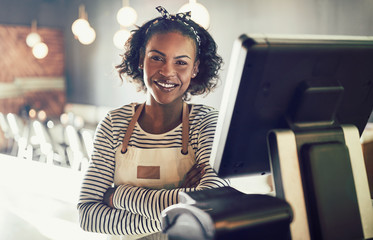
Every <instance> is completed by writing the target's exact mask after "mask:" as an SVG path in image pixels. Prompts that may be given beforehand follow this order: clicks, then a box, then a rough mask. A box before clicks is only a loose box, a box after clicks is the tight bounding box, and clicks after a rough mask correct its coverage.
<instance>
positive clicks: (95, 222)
mask: <svg viewBox="0 0 373 240" xmlns="http://www.w3.org/2000/svg"><path fill="white" fill-rule="evenodd" d="M107 129H110V128H107V127H106V128H105V126H102V127H101V128H99V129H98V131H97V134H96V138H95V144H94V153H93V155H92V161H91V164H90V166H89V168H88V170H87V173H86V175H85V178H84V180H83V184H82V188H81V193H80V199H79V203H78V210H79V220H80V225H81V227H82V228H83V229H84V230H86V231H92V232H100V233H106V234H113V235H133V234H143V233H152V232H158V231H161V229H162V228H161V212H162V210H163V209H165V208H167V207H168V206H171V205H173V204H176V203H178V193H179V192H180V191H195V190H203V189H208V188H216V187H222V186H226V185H227V182H226V181H225V180H222V179H220V178H218V177H217V176H216V174H215V172H214V171H213V170H212V168H211V166H210V165H209V163H208V162H209V156H210V151H211V144H212V138H211V136H210V135H209V134H206V136H203V134H201V137H199V139H198V150H197V152H196V158H197V159H196V162H197V164H196V165H195V166H194V167H193V169H192V170H191V171H190V172H189V173H188V174H187V175H186V178H185V180H184V182H183V185H182V187H180V188H176V189H172V190H164V189H161V190H152V189H145V188H141V187H135V186H131V185H120V186H118V187H117V188H116V189H111V186H112V183H113V179H114V155H115V150H114V149H113V148H112V147H111V146H112V140H111V139H110V137H108V134H107ZM109 135H110V134H109ZM108 189H109V191H108ZM107 192H108V193H107ZM105 193H107V194H106V195H105ZM105 196H106V198H104V197H105ZM110 199H111V200H110ZM105 202H106V203H105Z"/></svg>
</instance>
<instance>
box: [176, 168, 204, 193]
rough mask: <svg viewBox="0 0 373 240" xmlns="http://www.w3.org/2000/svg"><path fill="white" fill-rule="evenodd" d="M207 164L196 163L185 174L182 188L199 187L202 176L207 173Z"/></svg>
mask: <svg viewBox="0 0 373 240" xmlns="http://www.w3.org/2000/svg"><path fill="white" fill-rule="evenodd" d="M205 167H206V165H205V164H201V165H199V164H197V163H196V164H194V165H193V166H192V168H191V169H190V170H189V171H188V172H187V173H186V174H185V177H184V180H183V182H182V183H181V186H180V187H182V188H192V187H197V186H198V184H199V182H200V181H201V178H202V176H203V175H204V174H205Z"/></svg>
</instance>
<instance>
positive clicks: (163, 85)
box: [158, 82, 176, 88]
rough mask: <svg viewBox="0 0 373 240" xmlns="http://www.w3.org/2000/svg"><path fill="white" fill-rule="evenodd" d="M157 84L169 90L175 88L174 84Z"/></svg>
mask: <svg viewBox="0 0 373 240" xmlns="http://www.w3.org/2000/svg"><path fill="white" fill-rule="evenodd" d="M158 84H159V85H161V86H162V87H164V88H171V87H175V86H176V85H175V84H170V83H161V82H158Z"/></svg>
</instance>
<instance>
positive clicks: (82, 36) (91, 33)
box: [78, 27, 96, 45]
mask: <svg viewBox="0 0 373 240" xmlns="http://www.w3.org/2000/svg"><path fill="white" fill-rule="evenodd" d="M95 39H96V31H95V30H94V29H93V28H91V27H89V28H86V29H83V30H82V31H81V32H80V33H79V35H78V40H79V42H80V43H82V44H84V45H89V44H91V43H93V42H94V41H95Z"/></svg>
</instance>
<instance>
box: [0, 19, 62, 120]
mask: <svg viewBox="0 0 373 240" xmlns="http://www.w3.org/2000/svg"><path fill="white" fill-rule="evenodd" d="M30 31H31V27H29V26H10V25H0V52H1V55H2V56H1V57H0V84H1V83H3V84H12V83H13V82H14V80H15V79H16V78H28V77H34V78H35V77H36V78H37V77H42V78H44V79H45V77H51V78H54V77H63V75H64V68H65V66H64V44H63V32H62V31H61V30H57V29H50V28H38V30H37V32H38V33H39V35H40V36H41V37H42V41H43V42H44V43H46V44H47V46H48V48H49V52H48V55H47V56H46V57H45V58H44V59H36V58H35V57H34V56H33V55H32V49H31V48H29V47H28V46H27V45H26V37H27V35H28V34H29V33H30ZM46 79H47V78H46ZM1 90H2V89H0V91H1ZM3 91H4V89H3ZM26 104H28V105H30V106H31V107H36V108H42V109H44V110H45V111H46V112H47V114H48V115H49V116H52V117H53V116H58V115H59V114H61V113H62V111H63V107H64V104H65V91H64V89H49V90H45V89H44V90H42V91H39V90H37V89H32V90H28V91H27V92H23V93H22V94H18V95H14V96H11V97H2V98H0V111H1V112H3V113H8V112H15V113H18V112H19V110H20V109H21V108H22V107H23V106H24V105H26Z"/></svg>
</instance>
